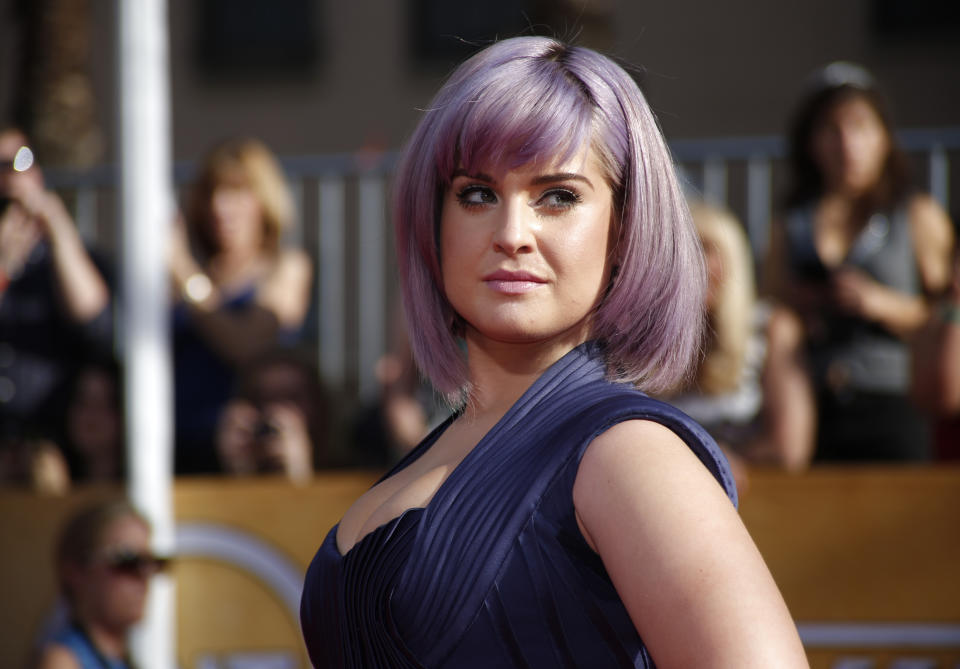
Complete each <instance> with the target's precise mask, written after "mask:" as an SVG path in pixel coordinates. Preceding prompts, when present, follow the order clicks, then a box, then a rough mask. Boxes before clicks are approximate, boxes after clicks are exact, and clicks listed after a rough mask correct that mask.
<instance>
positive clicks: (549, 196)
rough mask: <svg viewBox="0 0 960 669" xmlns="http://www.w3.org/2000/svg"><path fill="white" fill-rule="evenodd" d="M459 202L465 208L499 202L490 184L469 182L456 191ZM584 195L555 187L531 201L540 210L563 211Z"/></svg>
mask: <svg viewBox="0 0 960 669" xmlns="http://www.w3.org/2000/svg"><path fill="white" fill-rule="evenodd" d="M456 198H457V202H458V203H459V204H460V206H461V207H463V208H465V209H479V208H482V207H485V206H488V205H492V204H496V203H497V195H496V193H494V191H493V189H492V188H490V187H489V186H484V185H480V184H469V185H467V186H464V187H463V188H461V189H460V190H458V191H457V193H456ZM582 201H583V197H582V196H581V195H580V193H578V192H577V191H576V190H574V189H572V188H569V187H566V186H565V187H555V188H550V189H548V190H546V191H545V192H544V193H543V194H541V195H540V197H539V198H538V199H536V200H534V201H532V202H531V206H533V207H534V208H535V209H538V210H546V211H547V212H553V213H562V212H564V211H566V210H568V209H570V208H572V207H574V206H576V205H577V204H579V203H580V202H582Z"/></svg>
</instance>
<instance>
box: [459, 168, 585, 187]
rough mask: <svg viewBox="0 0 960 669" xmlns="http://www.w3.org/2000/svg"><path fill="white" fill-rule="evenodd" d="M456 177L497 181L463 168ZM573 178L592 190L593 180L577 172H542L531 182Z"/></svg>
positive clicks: (494, 182)
mask: <svg viewBox="0 0 960 669" xmlns="http://www.w3.org/2000/svg"><path fill="white" fill-rule="evenodd" d="M456 177H469V178H471V179H477V180H478V181H486V182H487V183H490V184H496V183H497V180H496V179H494V178H493V177H492V176H490V175H489V174H485V173H483V172H476V173H474V174H470V173H469V172H467V171H466V170H465V169H463V168H458V169H456V170H454V171H453V178H456ZM571 180H572V181H582V182H583V183H585V184H586V185H587V186H589V187H590V189H591V190H593V182H592V181H590V179H588V178H587V177H585V176H583V175H582V174H578V173H576V172H557V173H556V174H541V175H540V176H538V177H534V179H533V180H532V181H531V183H533V184H534V185H537V186H540V185H543V184H549V183H558V182H561V181H571Z"/></svg>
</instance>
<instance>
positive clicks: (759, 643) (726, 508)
mask: <svg viewBox="0 0 960 669" xmlns="http://www.w3.org/2000/svg"><path fill="white" fill-rule="evenodd" d="M573 497H574V505H575V507H576V512H577V517H578V520H579V522H580V524H581V528H582V530H583V533H584V537H585V538H586V540H587V542H588V543H589V544H590V545H591V546H592V547H593V548H594V550H596V551H597V553H598V554H599V555H600V557H601V558H602V559H603V563H604V566H605V567H606V569H607V572H608V573H609V575H610V577H611V579H612V580H613V584H614V586H615V587H616V589H617V592H618V593H619V595H620V597H621V599H622V600H623V602H624V604H625V606H626V608H627V611H628V612H629V614H630V617H631V619H632V620H633V624H634V625H635V626H636V628H637V631H638V632H639V634H640V636H641V637H642V638H643V640H644V643H645V644H646V646H647V649H648V650H649V651H650V654H651V656H652V658H653V660H654V662H656V664H657V666H658V667H661V669H671V668H673V667H676V668H682V669H685V668H686V667H741V668H744V669H749V668H750V667H763V668H766V667H778V668H781V669H790V668H791V667H807V666H808V665H807V661H806V658H805V655H804V651H803V647H802V645H801V643H800V639H799V636H798V634H797V630H796V627H795V625H794V623H793V621H792V620H791V618H790V614H789V612H788V611H787V607H786V605H785V603H784V601H783V598H782V596H781V595H780V592H779V591H778V590H777V586H776V584H775V583H774V581H773V578H772V576H771V575H770V572H769V570H768V569H767V567H766V565H765V564H764V562H763V558H762V557H761V556H760V553H759V551H758V550H757V548H756V546H755V545H754V543H753V540H752V539H751V538H750V535H749V534H748V533H747V530H746V528H745V527H744V526H743V523H742V522H741V520H740V517H739V516H738V515H737V512H736V510H735V508H734V507H733V505H732V504H731V503H730V500H729V499H728V498H727V497H726V495H725V493H724V491H723V489H722V488H721V487H720V485H719V484H718V483H717V482H716V480H714V479H713V477H712V476H711V474H710V473H709V471H708V470H707V469H706V468H705V467H704V466H703V464H702V463H701V462H700V461H699V460H698V459H697V457H696V456H695V455H694V454H693V452H692V451H690V449H689V448H688V447H687V446H686V445H685V444H684V443H683V442H682V441H681V440H680V438H679V437H678V436H677V435H675V434H674V433H673V432H672V431H670V430H669V429H668V428H666V427H663V426H661V425H659V424H656V423H653V422H649V421H640V420H632V421H627V422H624V423H620V424H618V425H615V426H614V427H612V428H610V429H609V430H607V431H606V432H604V433H603V434H601V435H600V436H598V437H597V438H596V439H594V441H593V443H591V444H590V446H589V447H588V448H587V451H586V453H585V454H584V457H583V460H582V461H581V464H580V469H579V472H578V474H577V479H576V482H575V484H574V490H573Z"/></svg>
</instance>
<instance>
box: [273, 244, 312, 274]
mask: <svg viewBox="0 0 960 669" xmlns="http://www.w3.org/2000/svg"><path fill="white" fill-rule="evenodd" d="M312 268H313V263H312V262H311V261H310V256H308V255H307V254H306V253H305V252H304V251H303V250H302V249H296V248H288V249H283V250H282V251H280V255H279V256H278V258H277V265H276V272H277V273H278V274H294V275H297V276H307V277H309V275H310V272H311V270H312Z"/></svg>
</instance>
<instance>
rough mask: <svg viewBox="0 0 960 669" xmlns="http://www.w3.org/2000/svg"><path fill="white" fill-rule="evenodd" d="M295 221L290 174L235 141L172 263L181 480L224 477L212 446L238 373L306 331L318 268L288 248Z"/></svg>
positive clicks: (198, 195)
mask: <svg viewBox="0 0 960 669" xmlns="http://www.w3.org/2000/svg"><path fill="white" fill-rule="evenodd" d="M293 215H294V210H293V201H292V198H291V195H290V190H289V187H288V186H287V183H286V180H285V178H284V176H283V172H282V170H281V168H280V166H279V164H278V163H277V161H276V159H275V158H274V156H273V155H272V154H271V153H270V151H269V150H268V149H267V148H266V147H265V146H264V145H263V144H262V143H261V142H259V141H257V140H255V139H234V140H229V141H226V142H224V143H222V144H220V145H218V146H216V147H214V149H213V150H212V151H211V152H210V153H209V154H208V155H207V156H206V158H205V159H204V160H203V162H202V165H201V168H200V173H199V175H198V176H197V179H196V182H195V184H194V185H193V188H192V190H191V192H190V196H189V200H188V203H187V207H186V211H185V224H178V225H177V227H176V231H175V234H174V239H173V243H172V250H171V254H170V262H169V265H170V276H171V279H172V281H173V284H174V294H175V295H176V297H177V299H178V304H177V308H176V310H175V312H174V361H175V395H176V397H175V408H176V470H177V472H178V473H203V472H214V471H217V470H218V465H217V458H216V453H215V449H214V446H213V436H214V431H215V429H216V424H217V419H218V416H219V414H220V411H221V409H222V408H223V406H224V405H225V403H226V402H227V400H228V399H229V397H230V395H231V392H232V390H233V386H234V380H235V376H236V373H237V370H238V369H240V368H241V367H243V366H244V365H245V364H247V363H249V362H251V361H253V360H254V359H256V358H257V357H258V356H260V355H261V354H263V353H264V352H266V351H268V350H270V349H272V348H274V347H275V345H276V344H277V343H278V342H281V343H293V342H292V341H291V340H295V339H296V337H297V335H298V331H299V329H300V327H301V325H302V324H303V319H304V317H305V315H306V312H307V307H308V303H309V300H310V278H311V274H312V268H311V264H310V260H309V258H308V257H307V255H306V254H305V253H303V252H302V251H300V250H297V249H288V248H283V246H282V245H281V239H282V235H283V231H284V230H285V229H286V228H288V227H289V226H290V225H291V224H292V221H293ZM191 243H192V246H193V248H194V249H195V250H196V253H194V252H193V251H192V250H191Z"/></svg>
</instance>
